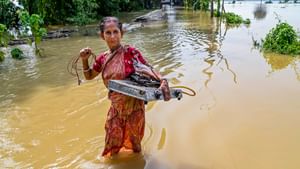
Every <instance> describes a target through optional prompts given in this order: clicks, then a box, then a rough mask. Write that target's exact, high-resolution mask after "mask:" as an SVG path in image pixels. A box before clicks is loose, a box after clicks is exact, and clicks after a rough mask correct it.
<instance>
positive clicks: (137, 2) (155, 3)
mask: <svg viewBox="0 0 300 169" xmlns="http://www.w3.org/2000/svg"><path fill="white" fill-rule="evenodd" d="M18 3H19V4H20V6H18V5H17V6H16V5H15V4H14V3H13V2H11V0H1V1H0V9H1V12H0V23H3V24H5V25H7V26H8V27H11V26H14V25H16V24H17V21H16V20H17V14H16V12H17V10H18V9H20V8H24V10H26V11H28V12H29V14H38V15H40V16H41V17H42V18H43V19H44V21H45V24H68V23H71V24H79V25H84V24H87V23H90V22H93V21H97V20H99V19H100V18H101V17H103V16H107V15H115V14H117V13H119V12H123V11H128V12H129V11H137V10H142V9H151V8H156V7H159V6H160V0H19V1H18Z"/></svg>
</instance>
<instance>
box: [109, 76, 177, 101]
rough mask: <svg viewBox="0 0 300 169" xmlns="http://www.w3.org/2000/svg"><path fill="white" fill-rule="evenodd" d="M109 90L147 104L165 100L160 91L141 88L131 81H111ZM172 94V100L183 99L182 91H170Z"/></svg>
mask: <svg viewBox="0 0 300 169" xmlns="http://www.w3.org/2000/svg"><path fill="white" fill-rule="evenodd" d="M108 89H109V90H111V91H115V92H118V93H122V94H124V95H127V96H131V97H135V98H138V99H141V100H144V101H146V102H148V101H155V100H163V94H162V91H161V90H160V89H158V88H154V87H145V86H141V85H139V84H137V83H135V82H132V81H129V80H110V81H109V83H108ZM170 94H171V98H172V99H174V98H176V99H178V100H180V99H181V98H182V91H181V90H180V89H170Z"/></svg>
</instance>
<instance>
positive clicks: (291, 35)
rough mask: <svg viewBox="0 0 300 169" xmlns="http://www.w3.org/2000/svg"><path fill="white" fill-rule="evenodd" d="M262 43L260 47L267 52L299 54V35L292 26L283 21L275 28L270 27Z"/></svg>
mask: <svg viewBox="0 0 300 169" xmlns="http://www.w3.org/2000/svg"><path fill="white" fill-rule="evenodd" d="M262 43H263V45H262V49H263V50H264V51H267V52H275V53H280V54H288V55H299V54H300V41H299V37H298V35H297V33H296V31H295V30H294V29H293V27H292V26H291V25H289V24H288V23H285V22H279V23H278V24H277V25H276V27H275V28H272V29H271V30H270V32H269V33H268V34H267V36H266V37H265V39H264V40H263V41H262Z"/></svg>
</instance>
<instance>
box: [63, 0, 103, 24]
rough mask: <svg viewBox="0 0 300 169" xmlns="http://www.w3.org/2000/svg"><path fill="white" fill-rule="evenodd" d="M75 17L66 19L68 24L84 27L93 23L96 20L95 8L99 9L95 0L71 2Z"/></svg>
mask: <svg viewBox="0 0 300 169" xmlns="http://www.w3.org/2000/svg"><path fill="white" fill-rule="evenodd" d="M73 4H74V7H75V11H76V12H75V15H74V16H71V17H69V18H67V21H68V22H70V23H75V24H77V25H85V24H88V23H91V22H95V21H96V18H97V8H98V7H99V6H98V4H97V2H96V0H73Z"/></svg>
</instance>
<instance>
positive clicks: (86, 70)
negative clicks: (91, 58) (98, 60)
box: [83, 68, 91, 73]
mask: <svg viewBox="0 0 300 169" xmlns="http://www.w3.org/2000/svg"><path fill="white" fill-rule="evenodd" d="M90 70H91V69H90V68H88V69H83V72H84V73H86V72H89V71H90Z"/></svg>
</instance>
